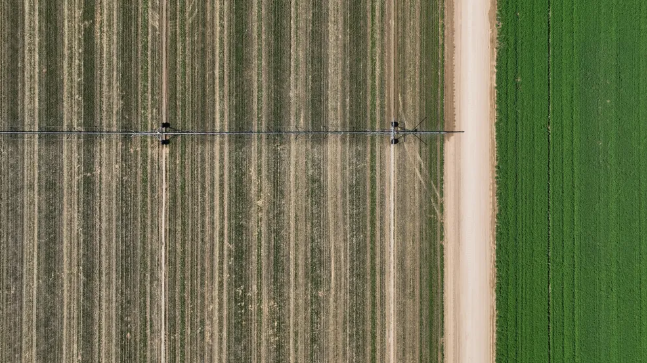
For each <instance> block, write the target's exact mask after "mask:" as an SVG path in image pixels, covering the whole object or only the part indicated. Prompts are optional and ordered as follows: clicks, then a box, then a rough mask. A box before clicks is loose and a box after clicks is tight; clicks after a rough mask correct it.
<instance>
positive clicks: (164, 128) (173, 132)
mask: <svg viewBox="0 0 647 363" xmlns="http://www.w3.org/2000/svg"><path fill="white" fill-rule="evenodd" d="M462 132H463V131H446V130H418V129H413V130H407V129H405V128H403V127H400V126H399V124H398V122H396V121H393V122H391V128H390V129H388V130H284V131H183V130H177V129H174V128H172V127H171V125H170V123H168V122H164V123H162V124H161V126H160V128H159V129H157V130H153V131H74V130H69V131H46V130H34V131H0V135H64V136H65V135H68V136H73V135H79V136H145V137H155V138H157V139H158V140H160V144H162V145H169V144H170V143H171V138H173V137H177V136H183V135H186V136H256V135H260V136H262V135H267V136H272V135H296V136H299V135H367V136H380V135H382V136H391V144H392V145H395V144H397V143H398V142H399V139H400V138H401V137H403V136H407V135H414V136H416V137H418V138H420V136H424V135H448V134H456V133H462Z"/></svg>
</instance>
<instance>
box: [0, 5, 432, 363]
mask: <svg viewBox="0 0 647 363" xmlns="http://www.w3.org/2000/svg"><path fill="white" fill-rule="evenodd" d="M164 9H166V10H165V11H164ZM442 12H443V4H438V3H436V2H428V1H422V0H413V1H406V2H397V3H396V2H387V3H383V2H382V1H368V0H361V1H350V0H332V1H328V2H323V4H322V3H321V2H314V1H310V0H305V1H297V2H287V1H264V0H263V1H261V0H258V1H250V2H230V1H204V2H193V3H184V2H180V1H170V0H169V1H167V2H166V3H160V2H157V1H153V2H150V3H149V2H146V1H140V2H137V3H134V4H133V2H124V1H117V2H97V4H96V5H91V4H88V3H87V2H83V1H80V0H66V1H61V2H54V1H44V0H31V1H26V2H18V1H7V2H4V3H3V5H2V7H0V36H1V37H2V38H1V46H2V52H0V59H1V62H2V63H1V64H0V95H1V96H2V97H0V102H1V107H0V112H1V114H0V128H1V129H5V130H6V129H52V130H63V129H79V130H90V129H92V130H98V129H101V130H141V131H147V130H152V129H155V128H157V127H158V126H159V123H160V121H161V120H167V121H168V122H170V123H171V124H172V126H173V127H175V128H177V129H181V130H280V129H286V130H287V129H290V130H294V129H299V130H307V129H313V130H322V129H330V130H334V129H337V130H338V129H386V128H389V125H390V122H391V120H393V119H396V120H398V121H399V122H400V123H401V124H402V125H403V126H406V127H413V126H415V125H416V124H417V123H418V121H419V120H421V119H423V118H424V117H425V116H427V117H428V118H427V120H426V121H425V123H423V124H422V125H421V126H420V128H421V129H437V128H442V126H443V104H442V100H443V82H442V79H443V78H442V77H443V71H442V65H443V58H442V57H443V47H442V24H441V14H442ZM424 141H425V143H426V144H425V143H422V142H420V141H418V140H417V139H416V138H415V137H413V136H408V137H407V139H406V140H401V143H400V144H399V145H397V146H391V145H390V144H389V139H388V138H382V137H366V136H352V137H351V136H327V137H325V136H301V137H295V136H274V137H269V136H265V137H260V136H258V137H230V138H201V137H199V136H195V137H183V138H175V139H173V140H172V141H171V145H170V147H168V148H165V149H164V148H161V146H160V145H159V142H158V141H157V140H155V139H152V138H151V139H146V138H118V137H103V138H91V137H76V136H75V137H61V138H54V137H51V136H47V137H44V136H42V137H24V138H17V137H13V136H11V137H9V136H4V137H2V138H1V139H0V152H1V153H2V154H1V155H2V157H1V158H0V167H1V169H0V198H1V199H0V223H1V226H2V228H1V229H0V250H1V251H2V254H1V255H0V256H1V257H0V259H1V262H0V263H1V264H0V289H1V291H2V299H0V361H16V360H18V361H19V360H41V361H70V360H77V359H80V360H86V361H113V360H119V361H132V362H134V361H180V360H186V361H230V362H246V361H259V362H288V361H289V362H341V361H378V362H382V361H384V362H386V361H390V362H408V361H436V360H441V357H442V341H441V336H442V324H443V320H442V261H441V258H442V250H441V237H442V230H441V229H442V228H441V227H442V224H441V221H442V218H441V213H442V176H441V175H442V157H441V155H442V148H443V142H442V139H440V138H437V139H434V138H429V137H428V138H425V139H424Z"/></svg>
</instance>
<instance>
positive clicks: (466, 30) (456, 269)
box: [444, 0, 496, 363]
mask: <svg viewBox="0 0 647 363" xmlns="http://www.w3.org/2000/svg"><path fill="white" fill-rule="evenodd" d="M495 9H496V8H495V6H494V4H493V3H491V2H490V1H468V0H455V1H453V3H451V4H448V12H447V14H446V20H447V25H446V29H447V34H446V39H448V44H447V62H446V63H451V62H453V64H449V66H448V68H447V81H446V83H447V86H448V90H447V92H446V93H447V95H448V97H450V98H451V97H454V99H453V102H451V103H449V104H447V107H446V109H447V114H446V120H447V122H446V125H447V127H454V128H455V129H458V130H464V131H465V134H462V135H460V136H451V137H449V138H447V139H446V142H445V189H444V190H445V358H446V360H447V361H448V362H469V363H476V362H494V352H495V349H494V343H495V336H494V333H495V330H494V329H495V325H494V322H495V294H494V288H495V283H494V281H495V280H494V276H495V274H494V222H495V213H494V211H495V201H494V188H495V184H494V177H495V172H494V168H495V158H494V155H495V153H494V150H495V143H494V120H495V115H494V107H495V103H494V80H493V75H494V73H493V72H494V47H493V46H492V44H494V43H493V42H492V40H493V39H495V37H494V33H492V32H493V31H494V30H495V27H494V25H495V23H494V21H495V18H494V14H495ZM452 42H453V44H452ZM452 69H453V72H452ZM453 112H455V115H453ZM452 115H453V117H452Z"/></svg>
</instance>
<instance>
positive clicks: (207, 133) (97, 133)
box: [0, 130, 463, 137]
mask: <svg viewBox="0 0 647 363" xmlns="http://www.w3.org/2000/svg"><path fill="white" fill-rule="evenodd" d="M392 133H393V130H311V131H307V130H303V131H301V130H288V131H179V130H177V131H173V130H172V131H46V130H20V131H9V130H0V135H90V136H109V135H115V136H119V135H121V136H155V137H163V136H165V135H168V136H182V135H202V136H237V135H239V136H244V135H390V134H392ZM456 133H463V131H442V130H431V131H425V130H421V131H419V130H399V131H396V134H398V135H409V134H413V135H445V134H456Z"/></svg>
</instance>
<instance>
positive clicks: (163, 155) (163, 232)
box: [159, 0, 168, 362]
mask: <svg viewBox="0 0 647 363" xmlns="http://www.w3.org/2000/svg"><path fill="white" fill-rule="evenodd" d="M167 15H168V9H167V0H160V17H159V18H160V20H159V22H160V29H161V31H160V33H161V58H162V79H161V83H162V95H161V98H162V100H161V101H162V105H161V106H162V107H161V122H168V114H167V113H168V61H167V54H168V49H167V45H166V43H167V26H168V19H167ZM167 158H168V147H161V148H160V151H159V159H160V170H161V172H162V182H161V188H160V192H161V195H160V197H161V199H162V200H161V204H162V209H161V211H160V222H159V223H160V232H159V233H160V267H161V268H160V269H161V275H160V282H161V296H160V360H161V361H162V362H166V320H167V319H166V277H167V275H166V240H167V237H168V228H167V226H166V221H167V218H168V206H167V193H168V186H167V183H166V179H167V176H166V174H167V172H168V163H167Z"/></svg>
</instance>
